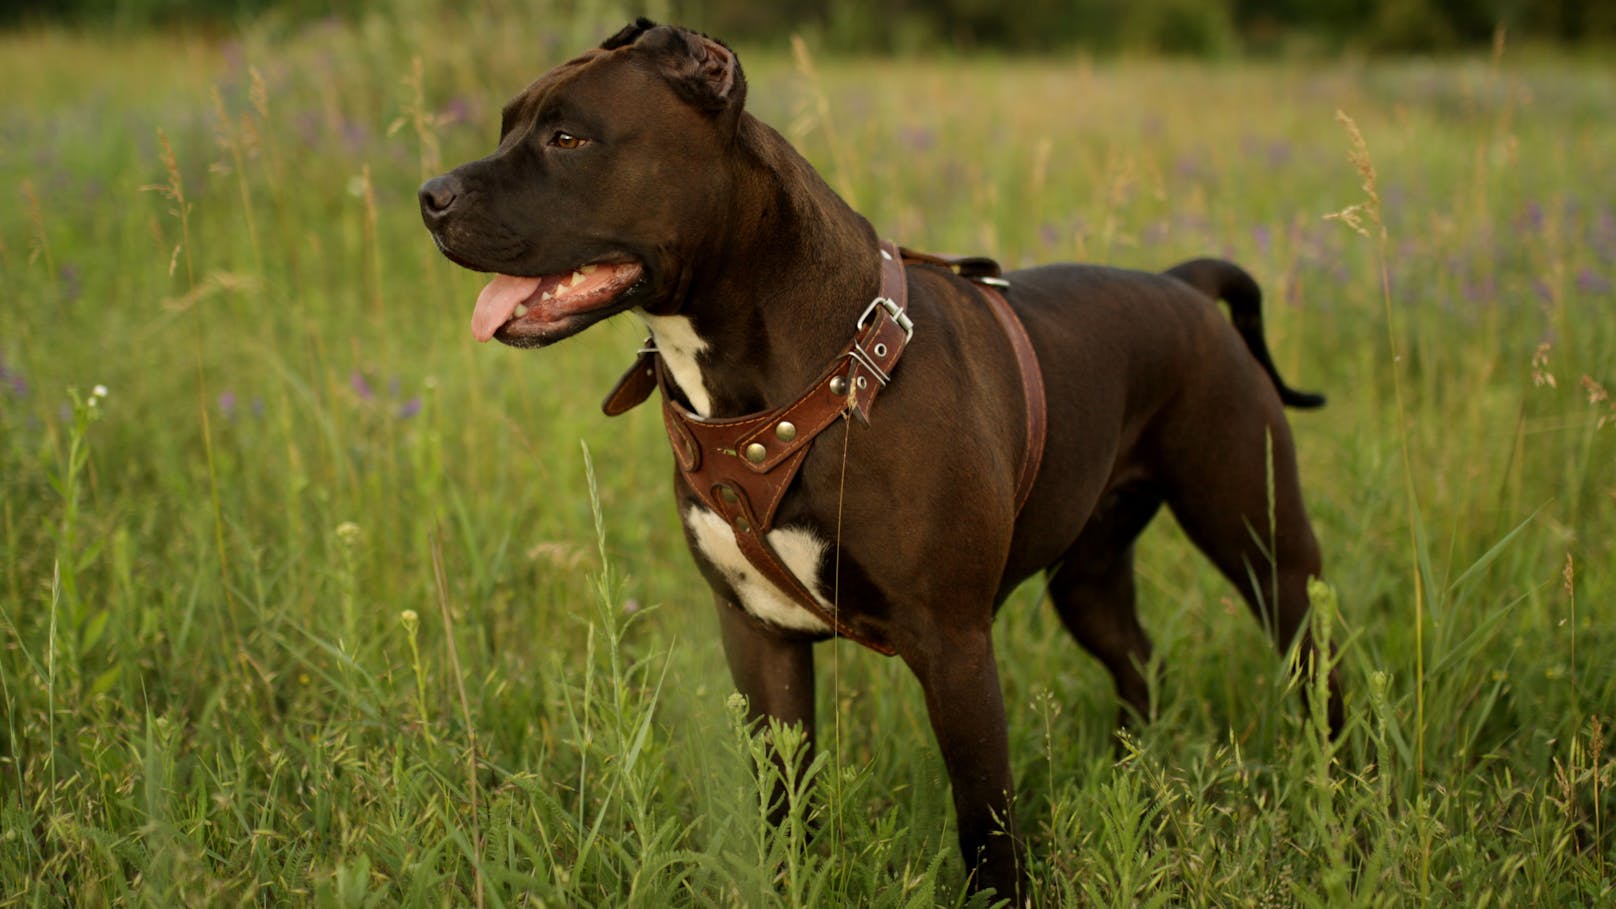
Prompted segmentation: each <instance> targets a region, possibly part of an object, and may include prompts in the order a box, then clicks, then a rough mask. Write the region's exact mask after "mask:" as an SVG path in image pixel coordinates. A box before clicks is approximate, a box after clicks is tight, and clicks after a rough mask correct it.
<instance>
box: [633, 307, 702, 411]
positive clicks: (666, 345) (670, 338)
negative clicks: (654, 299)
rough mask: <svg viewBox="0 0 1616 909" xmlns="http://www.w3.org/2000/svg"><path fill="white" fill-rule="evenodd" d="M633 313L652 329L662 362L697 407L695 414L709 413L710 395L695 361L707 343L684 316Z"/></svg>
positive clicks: (652, 335) (681, 389) (691, 403)
mask: <svg viewBox="0 0 1616 909" xmlns="http://www.w3.org/2000/svg"><path fill="white" fill-rule="evenodd" d="M635 314H636V315H638V316H639V317H640V319H641V320H642V321H643V322H645V327H646V328H649V329H650V330H651V337H652V339H654V340H655V341H656V346H657V352H658V353H659V354H661V356H662V362H663V363H665V364H667V367H668V371H669V372H671V373H673V381H674V382H675V383H677V384H678V385H679V390H680V391H682V392H684V393H685V397H686V398H688V399H689V400H690V406H691V407H694V408H695V409H696V416H699V417H706V416H711V415H712V412H713V398H712V395H711V394H709V393H708V391H707V386H706V384H704V383H703V382H702V381H701V367H700V366H698V365H697V364H696V357H697V356H698V355H700V354H701V352H702V351H704V350H706V349H707V342H706V341H704V340H702V339H701V336H699V335H697V334H696V330H695V328H694V327H692V326H691V324H690V320H689V319H687V318H685V317H684V316H653V315H651V314H649V313H645V312H640V311H638V310H636V312H635Z"/></svg>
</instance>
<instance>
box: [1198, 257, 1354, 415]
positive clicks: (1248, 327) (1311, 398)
mask: <svg viewBox="0 0 1616 909" xmlns="http://www.w3.org/2000/svg"><path fill="white" fill-rule="evenodd" d="M1166 273H1167V275H1168V276H1170V277H1174V278H1177V279H1178V280H1180V281H1183V282H1184V283H1185V284H1188V285H1189V286H1191V287H1193V288H1195V289H1196V290H1199V291H1200V292H1201V293H1204V294H1206V295H1207V296H1209V297H1211V298H1212V299H1214V300H1222V301H1224V302H1225V303H1228V304H1229V316H1230V320H1231V321H1232V322H1234V328H1235V331H1238V332H1239V333H1240V337H1241V339H1242V340H1244V341H1245V342H1246V348H1247V349H1249V350H1250V351H1251V355H1252V356H1253V357H1256V358H1257V362H1258V363H1259V364H1261V366H1262V368H1263V371H1264V372H1266V373H1268V378H1269V379H1271V380H1273V383H1274V388H1275V389H1276V390H1277V391H1278V392H1279V400H1280V401H1281V402H1282V403H1283V404H1285V406H1287V407H1299V408H1302V409H1312V408H1314V407H1322V406H1324V395H1321V394H1315V393H1313V392H1308V391H1297V390H1296V389H1294V388H1291V387H1290V386H1289V385H1286V384H1285V380H1284V379H1281V378H1280V377H1279V370H1278V369H1276V368H1275V367H1274V360H1273V358H1272V357H1270V356H1269V355H1268V342H1266V341H1265V340H1263V326H1262V288H1260V287H1258V286H1257V282H1256V281H1255V280H1253V279H1252V277H1251V275H1248V274H1246V272H1245V269H1243V268H1241V267H1240V266H1238V265H1236V264H1234V263H1233V262H1225V261H1224V260H1222V259H1191V260H1190V261H1188V262H1181V263H1179V264H1178V265H1174V266H1173V267H1172V268H1169V269H1167V272H1166Z"/></svg>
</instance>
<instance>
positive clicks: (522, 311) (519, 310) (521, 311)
mask: <svg viewBox="0 0 1616 909" xmlns="http://www.w3.org/2000/svg"><path fill="white" fill-rule="evenodd" d="M525 315H527V304H526V303H518V304H516V317H517V318H518V319H520V318H522V317H523V316H525Z"/></svg>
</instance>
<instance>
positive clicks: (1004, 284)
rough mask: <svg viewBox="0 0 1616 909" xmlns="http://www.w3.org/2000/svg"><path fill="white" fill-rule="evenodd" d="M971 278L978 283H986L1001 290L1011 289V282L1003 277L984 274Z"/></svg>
mask: <svg viewBox="0 0 1616 909" xmlns="http://www.w3.org/2000/svg"><path fill="white" fill-rule="evenodd" d="M971 280H972V281H975V282H977V283H978V284H986V285H987V286H989V287H997V288H999V289H1000V290H1009V289H1010V282H1009V281H1006V280H1005V279H1003V278H993V277H989V276H987V275H983V276H982V277H980V278H972V279H971Z"/></svg>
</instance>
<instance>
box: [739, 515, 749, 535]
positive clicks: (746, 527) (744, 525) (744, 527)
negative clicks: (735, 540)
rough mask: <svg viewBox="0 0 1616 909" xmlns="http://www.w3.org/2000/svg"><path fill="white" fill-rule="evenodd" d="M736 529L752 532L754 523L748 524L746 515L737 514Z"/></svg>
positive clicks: (742, 531)
mask: <svg viewBox="0 0 1616 909" xmlns="http://www.w3.org/2000/svg"><path fill="white" fill-rule="evenodd" d="M735 529H736V530H739V531H740V532H741V533H751V532H752V525H751V524H748V523H747V522H746V518H744V517H742V516H740V515H736V516H735Z"/></svg>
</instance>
